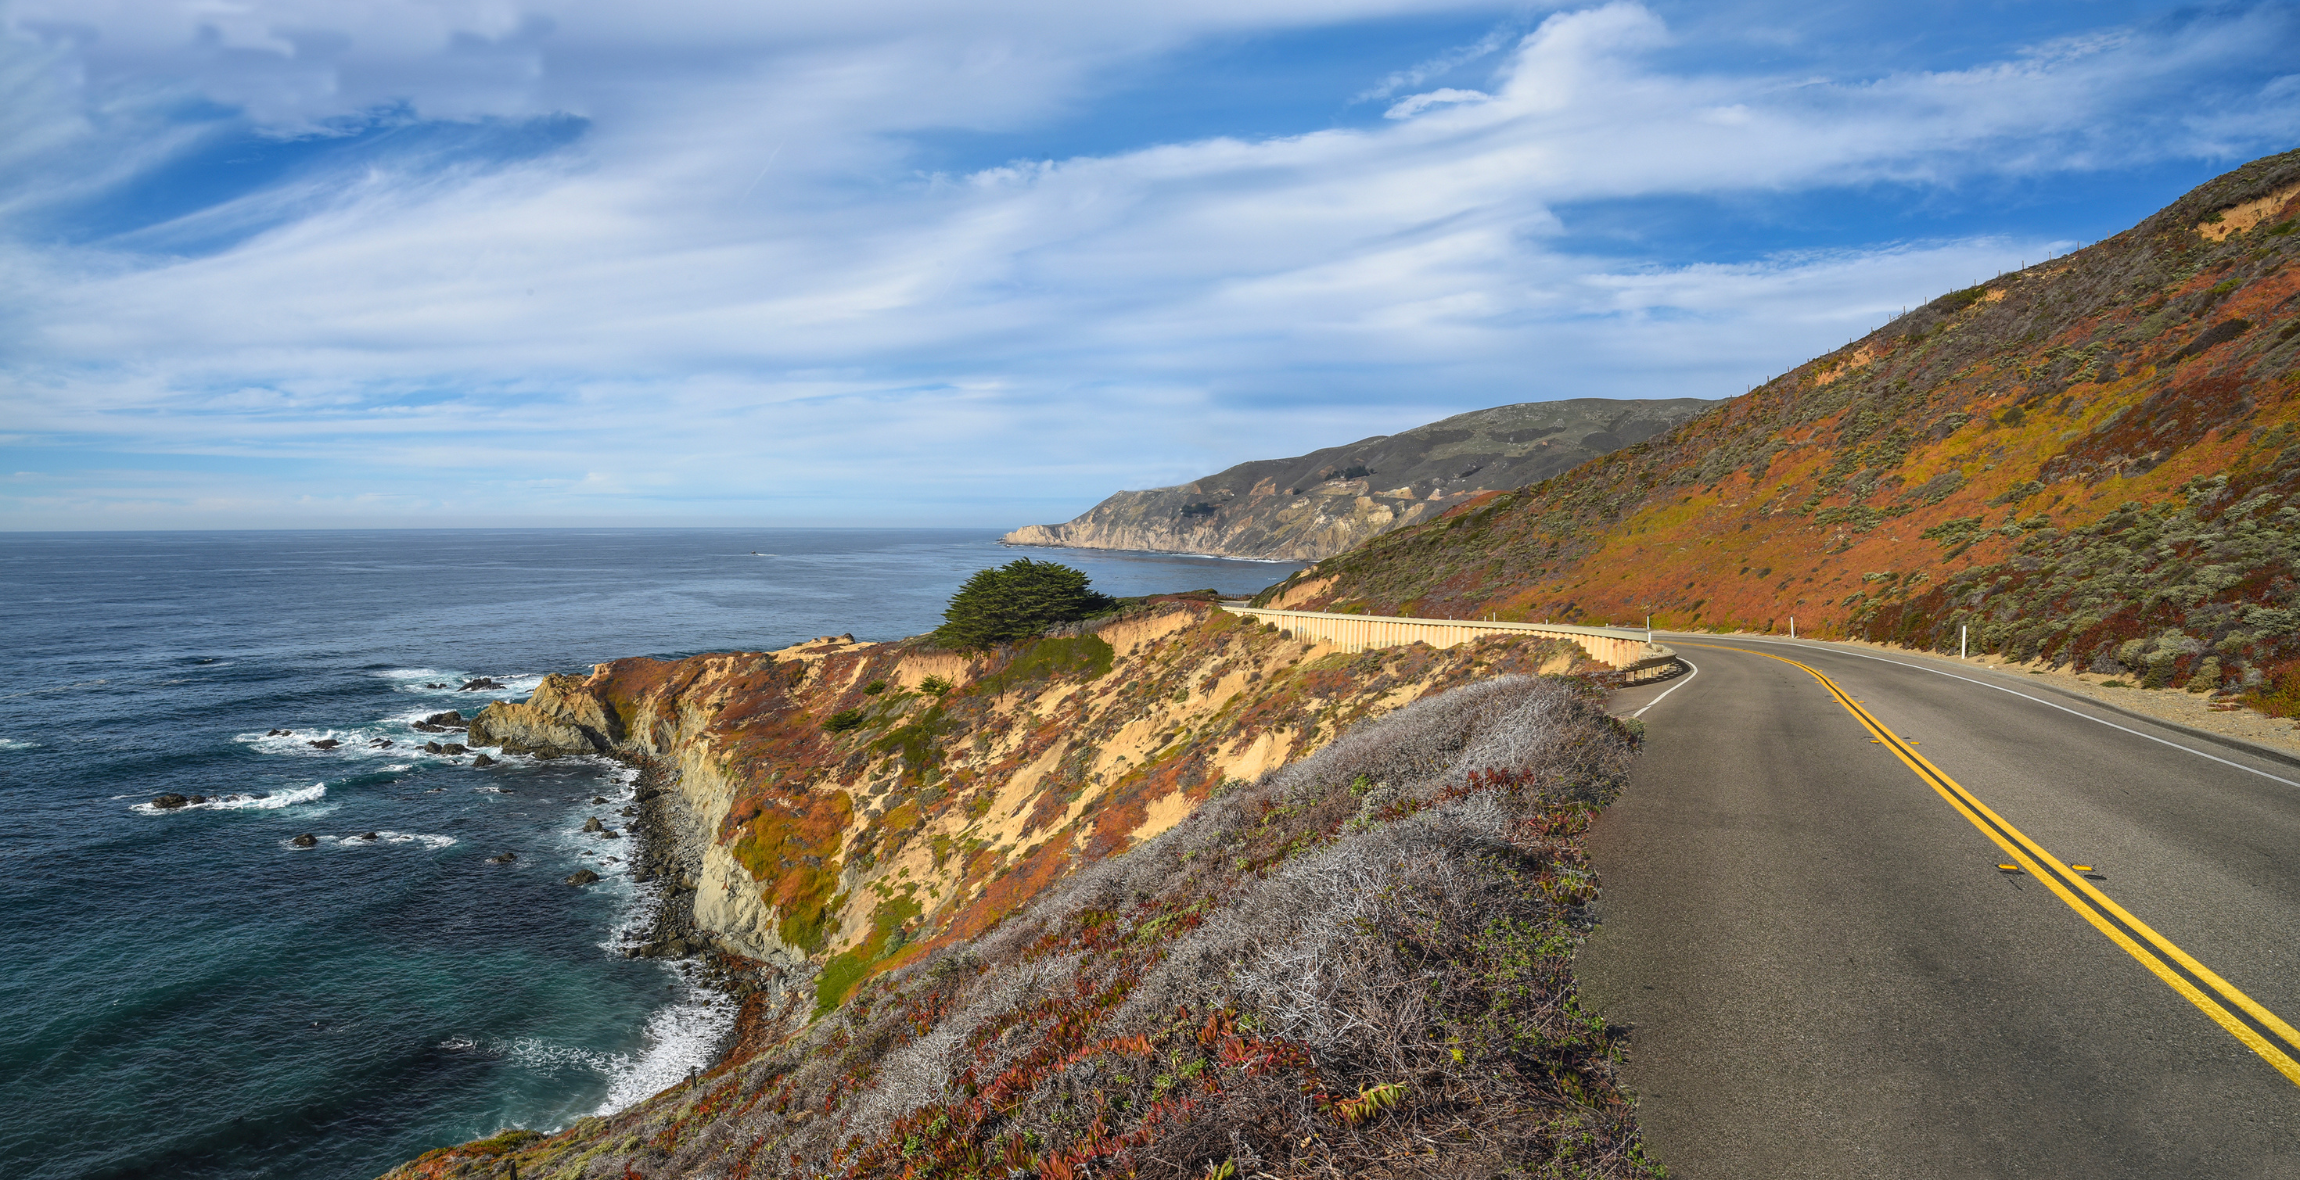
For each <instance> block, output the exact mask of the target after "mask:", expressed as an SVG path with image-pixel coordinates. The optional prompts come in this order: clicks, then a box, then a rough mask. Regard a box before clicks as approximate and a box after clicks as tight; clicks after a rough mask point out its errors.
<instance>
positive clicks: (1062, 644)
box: [466, 601, 1578, 1005]
mask: <svg viewBox="0 0 2300 1180" xmlns="http://www.w3.org/2000/svg"><path fill="white" fill-rule="evenodd" d="M1073 630H1074V631H1076V633H1075V634H1071V635H1067V636H1062V637H1053V638H1046V639H1041V640H1038V641H1035V642H1032V643H1029V644H1025V645H1022V646H1020V647H1018V648H1009V649H1002V650H1000V651H998V652H995V653H993V654H991V655H988V656H984V657H979V658H975V659H968V658H966V657H962V656H960V655H957V654H955V653H951V652H945V651H939V650H935V649H932V648H927V647H924V646H921V645H920V643H919V642H918V641H909V642H904V643H882V644H857V643H853V642H851V641H848V640H845V639H840V638H831V639H821V640H815V641H812V642H810V643H805V644H801V645H798V646H796V647H793V648H788V649H785V650H783V651H779V652H774V653H734V654H723V655H709V656H697V657H693V658H690V659H685V660H677V661H662V660H649V659H629V660H618V661H615V662H614V663H609V664H601V665H599V666H598V668H597V669H596V670H595V671H594V672H593V673H592V674H591V675H590V676H589V677H588V678H577V677H572V676H553V677H549V678H547V679H546V680H545V681H544V682H543V683H542V684H541V685H540V686H539V687H538V688H537V689H536V690H535V692H534V694H533V696H532V697H531V698H530V699H529V700H528V701H525V702H517V703H497V704H493V705H490V706H488V708H487V709H485V710H484V711H482V712H481V713H480V715H479V716H478V718H476V719H475V720H474V721H473V722H472V725H471V731H470V734H469V735H468V737H467V738H466V741H467V742H468V744H470V745H471V746H473V747H484V748H491V749H498V750H501V751H504V752H508V753H512V754H520V753H544V754H559V753H585V754H587V753H593V752H601V753H610V754H615V755H619V756H624V757H631V758H639V759H650V760H656V761H659V762H660V763H663V764H666V765H667V766H668V767H670V768H672V774H671V776H670V777H671V778H672V779H673V781H674V783H675V786H674V789H673V791H672V794H673V795H674V796H675V799H676V801H678V802H679V803H680V804H681V805H682V806H681V808H680V809H679V810H680V811H681V813H682V814H683V817H684V818H683V821H682V825H681V826H683V827H685V828H686V829H689V830H690V831H691V833H692V837H691V839H690V840H689V841H688V843H689V845H690V847H689V849H688V854H689V858H690V859H691V861H692V862H693V863H692V864H691V865H689V866H686V867H683V868H681V869H679V870H677V871H678V873H679V875H680V876H683V877H688V878H691V879H689V880H685V881H678V882H675V883H676V884H677V886H678V887H679V888H681V889H688V890H692V893H693V896H692V898H691V903H692V907H693V914H694V922H695V924H696V926H698V927H699V928H701V929H702V930H703V931H705V932H707V934H708V935H709V937H711V938H712V939H713V940H715V941H716V942H717V943H718V944H719V945H721V946H722V947H724V948H725V949H726V950H729V951H732V952H734V953H736V954H739V955H741V956H743V957H745V958H748V959H754V960H763V961H766V962H768V963H772V964H778V965H780V966H781V967H782V968H783V969H784V971H785V972H786V974H787V975H788V977H789V978H792V979H794V980H811V981H812V990H811V993H810V994H811V995H812V997H813V998H814V999H816V1000H819V1001H820V1002H821V1003H823V1004H825V1005H830V1004H835V1003H837V1002H838V1001H839V1000H840V999H842V998H843V997H844V996H845V995H846V992H847V990H848V989H850V988H852V987H853V986H854V985H855V983H856V982H857V981H859V980H861V979H862V978H864V977H866V976H867V975H868V974H870V973H871V972H873V971H876V970H882V969H884V968H886V967H887V966H890V965H892V964H895V963H898V962H902V961H906V960H908V959H910V958H912V957H915V956H916V955H918V954H920V953H923V952H924V951H925V950H927V949H929V948H931V947H933V946H937V945H942V944H946V943H950V942H953V941H957V940H962V939H965V938H967V937H970V936H972V935H974V934H976V933H979V932H980V931H982V930H984V929H986V928H988V927H989V926H990V925H991V924H993V923H995V922H996V921H998V920H999V919H1000V918H1001V917H1002V916H1004V915H1005V914H1006V913H1008V912H1010V911H1012V910H1013V909H1014V907H1015V906H1017V905H1019V904H1020V903H1021V902H1023V901H1024V900H1026V899H1027V898H1029V897H1031V896H1033V895H1035V894H1036V893H1038V892H1039V891H1040V890H1042V889H1044V888H1045V887H1046V886H1048V885H1049V884H1051V883H1053V882H1055V881H1057V880H1060V879H1062V878H1063V877H1065V876H1067V875H1069V874H1070V873H1072V872H1074V871H1075V870H1076V869H1078V868H1079V867H1080V866H1082V865H1085V864H1088V863H1092V862H1094V861H1096V860H1099V859H1102V858H1104V857H1107V856H1109V855H1111V854H1112V853H1116V852H1121V851H1124V850H1125V849H1127V848H1129V847H1132V846H1133V845H1135V844H1137V843H1139V842H1141V841H1143V840H1147V839H1149V838H1150V837H1153V836H1155V835H1157V834H1158V833H1160V832H1163V831H1165V830H1166V829H1167V828H1170V827H1172V826H1173V825H1174V824H1175V823H1177V822H1179V821H1180V820H1181V819H1182V817H1183V816H1185V815H1187V814H1188V813H1189V812H1190V810H1191V809H1192V808H1193V807H1195V806H1197V805H1198V804H1199V803H1200V802H1203V801H1204V800H1205V799H1207V798H1209V797H1211V796H1212V794H1213V793H1214V792H1215V791H1217V790H1218V789H1220V788H1221V787H1222V785H1223V784H1225V783H1231V782H1236V781H1240V780H1250V779H1253V778H1255V777H1257V776H1259V775H1261V774H1262V773H1263V772H1265V771H1267V770H1269V769H1270V768H1272V767H1276V766H1280V765H1283V764H1285V763H1287V762H1290V761H1292V760H1294V759H1297V758H1299V757H1301V756H1303V755H1306V754H1308V753H1309V752H1311V751H1313V750H1315V749H1317V748H1319V747H1321V746H1323V745H1325V744H1326V743H1328V742H1330V741H1332V740H1333V738H1334V736H1335V735H1336V734H1337V733H1338V732H1340V730H1341V729H1342V728H1343V727H1345V726H1347V725H1349V724H1352V723H1354V722H1356V721H1358V720H1361V719H1364V718H1370V717H1374V716H1378V715H1380V714H1382V713H1384V712H1387V711H1389V710H1391V709H1394V708H1396V707H1398V706H1400V705H1404V704H1406V703H1409V702H1411V701H1414V700H1417V699H1419V698H1421V697H1423V696H1425V695H1428V694H1431V693H1434V692H1439V691H1442V690H1443V689H1445V688H1447V687H1450V686H1452V685H1455V684H1459V683H1462V682H1464V681H1466V680H1468V679H1470V678H1472V677H1482V676H1492V675H1500V674H1504V673H1509V672H1536V671H1540V670H1544V669H1548V670H1562V669H1564V668H1567V667H1569V666H1571V665H1572V664H1573V663H1574V662H1575V660H1576V657H1577V655H1578V649H1577V648H1575V647H1574V646H1573V645H1572V644H1570V643H1565V642H1560V641H1554V640H1540V639H1533V640H1529V641H1522V642H1509V641H1507V640H1503V639H1499V638H1497V639H1495V640H1489V641H1487V642H1484V643H1481V644H1478V645H1474V646H1468V647H1461V648H1454V649H1450V650H1447V651H1443V652H1439V651H1433V650H1431V649H1429V648H1427V647H1421V648H1411V649H1399V650H1395V651H1384V652H1370V653H1366V654H1363V655H1350V654H1345V653H1340V652H1336V651H1334V650H1332V649H1330V648H1325V647H1321V646H1318V645H1316V644H1313V643H1309V642H1305V641H1301V640H1296V639H1294V638H1292V637H1290V636H1287V635H1283V634H1281V633H1279V632H1278V631H1276V630H1275V629H1274V628H1269V627H1264V626H1260V625H1257V624H1253V623H1249V622H1246V621H1245V620H1243V619H1241V618H1240V617H1239V616H1236V615H1232V614H1228V613H1226V612H1222V611H1217V610H1213V609H1211V608H1209V607H1208V606H1206V605H1205V604H1204V603H1201V602H1193V601H1168V602H1164V603H1154V604H1152V605H1149V606H1146V607H1143V608H1140V609H1138V610H1137V611H1135V612H1133V613H1132V614H1130V615H1128V616H1125V617H1120V618H1116V619H1113V620H1107V621H1103V622H1100V623H1098V624H1096V625H1094V626H1093V627H1086V626H1084V625H1080V626H1078V627H1075V628H1073ZM666 875H669V874H668V873H667V874H666Z"/></svg>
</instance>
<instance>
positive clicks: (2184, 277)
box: [1272, 152, 2300, 712]
mask: <svg viewBox="0 0 2300 1180" xmlns="http://www.w3.org/2000/svg"><path fill="white" fill-rule="evenodd" d="M2296 228H2300V152H2291V153H2285V154H2282V155H2277V156H2271V157H2267V158H2265V159H2261V160H2257V161H2254V162H2253V163H2251V164H2248V165H2246V166H2244V167H2242V168H2240V169H2237V170H2236V171H2234V172H2231V173H2229V174H2227V175H2225V176H2222V177H2220V178H2219V179H2217V180H2214V181H2212V182H2211V183H2208V184H2205V185H2203V186H2201V187H2199V188H2197V189H2196V190H2195V191H2193V192H2191V193H2189V194H2187V195H2186V196H2184V197H2182V198H2181V199H2180V200H2179V201H2178V202H2176V203H2174V204H2173V205H2172V206H2170V207H2169V208H2166V209H2165V210H2163V211H2162V212H2160V213H2158V214H2156V215H2155V216H2153V217H2150V218H2149V219H2148V220H2147V221H2145V222H2143V223H2142V224H2140V225H2139V226H2137V227H2135V228H2133V229H2131V230H2128V231H2126V232H2124V233H2121V234H2118V235H2117V236H2115V237H2113V238H2110V239H2108V240H2106V241H2103V242H2100V243H2098V244H2096V245H2094V246H2091V247H2088V248H2086V249H2084V250H2081V251H2078V252H2077V253H2074V254H2071V255H2068V256H2067V257H2064V258H2060V259H2056V260H2053V261H2051V262H2047V263H2040V264H2038V265H2036V266H2033V267H2030V268H2028V269H2027V270H2024V271H2021V272H2019V273H2017V274H2010V275H2006V276H2003V277H2002V278H1999V279H1995V280H1992V281H1990V282H1987V283H1983V284H1980V285H1978V286H1975V287H1972V288H1970V289H1967V290H1963V291H1957V292H1954V293H1952V294H1949V295H1945V296H1942V297H1941V298H1939V299H1936V300H1934V301H1933V302H1932V303H1930V304H1927V305H1926V306H1924V307H1922V308H1919V309H1917V310H1915V311H1912V312H1910V313H1908V314H1907V315H1905V316H1902V317H1901V318H1900V319H1898V320H1895V321H1894V322H1893V323H1891V324H1889V325H1887V326H1885V327H1884V328H1881V329H1879V330H1878V331H1876V332H1873V333H1871V334H1870V335H1868V336H1867V337H1865V338H1863V339H1861V340H1859V341H1857V342H1855V343H1853V344H1851V345H1848V346H1847V347H1845V348H1843V349H1840V350H1839V351H1837V352H1835V353H1832V354H1830V355H1828V356H1825V357H1822V358H1820V359H1819V360H1816V361H1814V362H1812V363H1809V364H1805V365H1801V366H1799V367H1798V368H1796V369H1795V370H1793V371H1791V372H1788V373H1785V374H1783V375H1781V376H1780V377H1777V378H1775V379H1774V380H1772V381H1770V382H1768V383H1766V384H1765V385H1764V386H1763V387H1761V388H1759V389H1758V390H1756V391H1755V392H1753V393H1751V394H1748V395H1747V396H1744V397H1739V398H1735V399H1733V400H1732V401H1730V402H1727V403H1725V404H1724V405H1721V406H1719V407H1718V408H1716V409H1714V410H1712V411H1710V412H1708V413H1706V414H1703V415H1702V416H1700V417H1698V418H1695V419H1693V420H1691V421H1689V422H1686V423H1685V424H1684V425H1682V426H1680V427H1678V428H1676V429H1674V430H1672V431H1670V432H1669V433H1668V434H1666V435H1664V436H1662V437H1659V438H1656V439H1653V440H1651V441H1649V442H1647V443H1645V444H1643V445H1640V446H1637V447H1633V448H1629V449H1627V450H1623V451H1619V452H1616V453H1614V454H1611V455H1608V456H1605V457H1603V458H1600V459H1597V460H1595V461H1592V462H1590V463H1588V464H1586V465H1584V466H1582V467H1579V468H1577V469H1575V470H1573V471H1571V472H1569V473H1566V474H1564V475H1561V476H1558V477H1555V478H1553V479H1550V480H1547V481H1545V482H1543V483H1541V484H1539V485H1536V486H1534V487H1530V488H1525V489H1522V490H1521V491H1519V492H1517V493H1515V494H1497V495H1492V496H1486V497H1482V498H1480V499H1478V500H1476V501H1474V502H1472V503H1469V504H1465V505H1462V506H1460V507H1458V508H1456V509H1455V510H1453V511H1452V512H1450V513H1449V514H1448V515H1447V516H1446V517H1445V518H1443V519H1441V520H1439V521H1435V522H1431V523H1429V524H1425V525H1422V526H1419V527H1416V528H1411V529H1406V530H1401V531H1399V532H1396V533H1393V534H1390V535H1388V536H1385V537H1381V538H1377V539H1376V540H1375V541H1373V542H1371V543H1369V544H1367V545H1365V546H1363V547H1361V548H1359V549H1358V550H1355V551H1353V552H1351V553H1348V554H1345V555H1343V556H1341V557H1338V558H1335V559H1332V560H1329V561H1325V562H1322V563H1320V564H1319V565H1318V566H1316V567H1315V568H1313V569H1310V570H1305V571H1303V573H1302V574H1301V575H1299V576H1298V577H1297V578H1296V579H1295V581H1294V584H1292V585H1289V586H1286V587H1283V588H1281V589H1279V590H1274V591H1273V592H1272V593H1273V595H1274V594H1277V593H1284V594H1287V595H1288V596H1289V599H1290V601H1292V602H1294V603H1296V604H1297V605H1304V606H1309V607H1313V608H1317V607H1322V608H1325V609H1338V610H1356V611H1365V612H1369V613H1376V614H1389V613H1399V614H1428V615H1473V614H1483V613H1489V612H1490V613H1495V614H1498V615H1500V616H1501V617H1503V618H1506V619H1552V620H1569V621H1594V622H1604V621H1608V620H1616V621H1625V620H1631V619H1636V620H1642V619H1643V617H1644V616H1645V615H1647V614H1649V613H1650V614H1652V615H1653V616H1654V618H1655V621H1656V623H1657V624H1659V625H1662V626H1668V627H1715V628H1736V627H1745V628H1753V629H1759V630H1767V629H1771V630H1781V629H1785V628H1786V627H1787V626H1788V623H1789V619H1790V618H1791V617H1792V616H1794V617H1795V618H1796V619H1797V621H1798V625H1799V628H1800V630H1802V631H1804V632H1805V633H1808V634H1824V633H1825V634H1830V635H1852V636H1862V637H1867V638H1871V639H1877V640H1887V641H1898V642H1903V643H1909V644H1915V645H1918V646H1923V647H1931V648H1936V649H1942V648H1946V649H1954V647H1955V645H1956V642H1957V635H1958V628H1959V627H1960V626H1970V627H1971V629H1972V636H1973V640H1974V642H1975V643H1976V644H1978V645H1979V646H1980V647H1981V648H1982V649H1983V650H1988V651H2003V652H2007V653H2010V654H2013V655H2016V656H2019V657H2021V658H2024V659H2025V658H2036V657H2043V658H2045V659H2048V660H2051V661H2054V662H2056V663H2063V664H2068V663H2074V664H2080V665H2084V666H2088V667H2092V668H2096V669H2100V670H2112V669H2118V670H2130V671H2132V672H2134V673H2135V674H2136V675H2139V676H2142V677H2144V678H2145V681H2146V682H2147V683H2150V684H2157V685H2164V684H2192V685H2193V686H2194V687H2196V688H2198V689H2199V690H2201V689H2203V688H2206V687H2215V686H2224V687H2228V688H2238V687H2250V688H2251V689H2253V690H2254V692H2255V694H2256V699H2258V700H2260V701H2261V702H2262V703H2263V704H2265V705H2266V706H2267V707H2269V708H2270V709H2271V710H2272V711H2280V712H2290V711H2293V710H2294V709H2295V708H2300V676H2294V675H2293V673H2294V671H2295V667H2296V666H2295V663H2294V661H2295V658H2296V657H2300V568H2296V564H2295V563H2296V561H2300V314H2296V312H2300V266H2295V265H2294V261H2295V259H2296V258H2300V233H2296V232H2295V230H2296Z"/></svg>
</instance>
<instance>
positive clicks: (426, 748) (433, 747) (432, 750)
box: [423, 742, 447, 754]
mask: <svg viewBox="0 0 2300 1180" xmlns="http://www.w3.org/2000/svg"><path fill="white" fill-rule="evenodd" d="M423 752H424V753H426V754H444V753H446V752H447V751H446V750H445V749H444V748H442V747H441V746H440V744H439V743H438V742H425V743H423Z"/></svg>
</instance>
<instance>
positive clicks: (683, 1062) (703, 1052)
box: [594, 988, 735, 1115]
mask: <svg viewBox="0 0 2300 1180" xmlns="http://www.w3.org/2000/svg"><path fill="white" fill-rule="evenodd" d="M734 1027H735V1004H734V1002H733V1001H731V1000H729V999H727V998H726V997H725V996H722V995H720V994H719V993H718V992H715V991H712V990H710V989H708V988H690V989H689V990H688V993H687V998H686V999H684V1000H682V1001H680V1002H679V1003H675V1004H671V1005H668V1006H666V1007H663V1008H660V1009H657V1010H656V1012H655V1014H654V1015H653V1016H652V1017H649V1018H648V1020H647V1041H646V1047H645V1048H642V1049H641V1050H640V1051H639V1056H638V1057H637V1058H630V1057H624V1056H622V1055H621V1054H617V1055H616V1058H617V1061H616V1065H615V1068H614V1069H613V1070H612V1071H610V1072H609V1074H608V1078H607V1099H606V1101H604V1102H602V1103H600V1104H599V1109H598V1110H597V1111H596V1112H594V1113H597V1114H601V1115H609V1114H613V1113H615V1112H616V1111H618V1110H621V1109H623V1108H624V1107H626V1106H629V1105H631V1104H632V1103H634V1102H637V1101H639V1100H640V1099H643V1098H646V1097H648V1096H649V1095H652V1094H654V1093H656V1092H658V1091H660V1090H662V1089H664V1088H665V1087H667V1086H670V1085H673V1084H674V1083H677V1082H680V1081H683V1080H685V1079H686V1077H687V1074H688V1071H690V1070H698V1069H709V1068H710V1067H711V1063H712V1062H714V1061H716V1060H717V1059H718V1056H719V1046H720V1045H721V1044H723V1043H724V1042H725V1041H726V1039H727V1033H728V1032H729V1031H730V1030H732V1029H733V1028H734Z"/></svg>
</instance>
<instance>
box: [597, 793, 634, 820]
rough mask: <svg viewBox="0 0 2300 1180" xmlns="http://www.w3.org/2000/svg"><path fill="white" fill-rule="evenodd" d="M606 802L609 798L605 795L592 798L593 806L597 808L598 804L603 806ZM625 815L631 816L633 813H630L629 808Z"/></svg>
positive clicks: (625, 810)
mask: <svg viewBox="0 0 2300 1180" xmlns="http://www.w3.org/2000/svg"><path fill="white" fill-rule="evenodd" d="M606 801H607V797H606V796H605V795H593V796H591V803H592V805H593V806H597V805H598V804H601V803H605V802H606ZM623 814H625V815H629V814H631V812H630V809H628V808H626V809H624V812H623Z"/></svg>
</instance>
